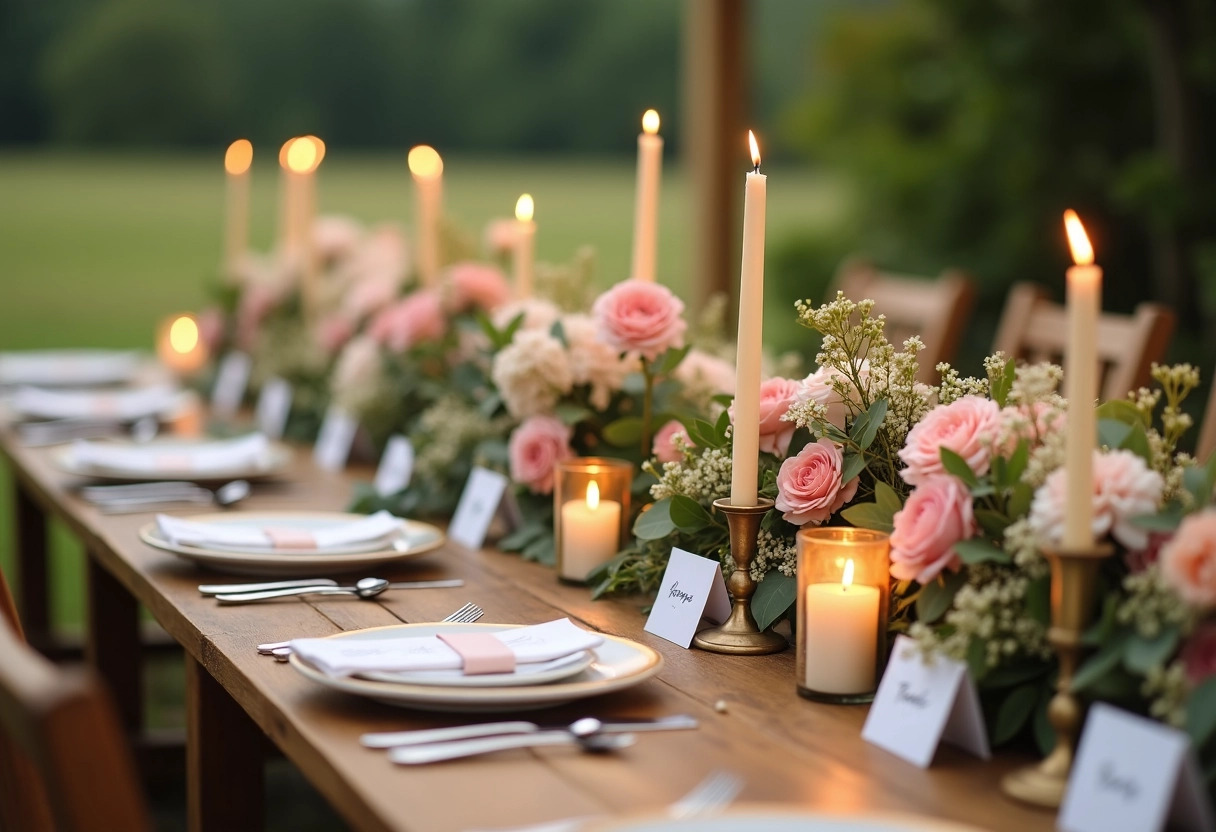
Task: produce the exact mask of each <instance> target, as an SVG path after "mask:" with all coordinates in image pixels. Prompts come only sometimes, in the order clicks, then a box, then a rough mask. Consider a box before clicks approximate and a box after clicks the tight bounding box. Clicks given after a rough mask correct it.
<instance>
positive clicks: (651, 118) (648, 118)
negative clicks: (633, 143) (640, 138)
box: [642, 110, 659, 135]
mask: <svg viewBox="0 0 1216 832" xmlns="http://www.w3.org/2000/svg"><path fill="white" fill-rule="evenodd" d="M642 132H644V133H649V134H651V135H654V134H655V133H657V132H659V111H658V110H647V111H646V112H644V113H643V114H642Z"/></svg>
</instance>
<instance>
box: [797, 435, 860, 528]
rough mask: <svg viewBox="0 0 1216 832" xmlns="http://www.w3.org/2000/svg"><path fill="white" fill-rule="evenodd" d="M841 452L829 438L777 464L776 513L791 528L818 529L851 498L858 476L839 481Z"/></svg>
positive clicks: (842, 461)
mask: <svg viewBox="0 0 1216 832" xmlns="http://www.w3.org/2000/svg"><path fill="white" fill-rule="evenodd" d="M843 467H844V452H842V451H841V450H840V448H838V447H837V446H836V443H835V442H833V441H831V440H830V439H820V440H819V441H818V442H812V443H811V444H809V445H807V446H806V447H805V448H803V449H802V450H801V451H800V452H799V453H798V455H797V456H792V457H790V458H789V459H787V460H786V461H785V462H783V463H781V470H780V471H779V472H778V473H777V510H778V511H781V512H784V514H783V515H782V516H783V517H785V519H786V520H788V521H789V522H791V523H793V524H794V525H795V526H803V525H806V524H807V523H810V524H811V525H814V526H818V525H819V524H821V523H823V522H824V521H826V520H827V519H828V518H829V517H831V516H832V515H833V514H834V513H836V512H837V511H839V510H840V508H841V507H842V506H843V505H844V504H845V503H847V502H848V501H849V500H851V499H853V496H854V495H855V494H856V493H857V482H858V479H859V478H858V477H853V479H851V480H849V481H848V483H847V484H846V483H844V482H843V481H842V480H841V478H840V474H841V469H842V468H843Z"/></svg>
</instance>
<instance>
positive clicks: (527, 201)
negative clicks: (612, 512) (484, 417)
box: [515, 194, 594, 484]
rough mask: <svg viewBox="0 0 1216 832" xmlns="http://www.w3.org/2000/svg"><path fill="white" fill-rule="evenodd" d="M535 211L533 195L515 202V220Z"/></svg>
mask: <svg viewBox="0 0 1216 832" xmlns="http://www.w3.org/2000/svg"><path fill="white" fill-rule="evenodd" d="M535 210H536V203H534V202H533V201H532V194H520V196H519V199H518V200H516V202H515V219H517V220H519V221H520V222H528V221H529V220H531V219H532V214H533V212H535ZM593 484H594V483H593Z"/></svg>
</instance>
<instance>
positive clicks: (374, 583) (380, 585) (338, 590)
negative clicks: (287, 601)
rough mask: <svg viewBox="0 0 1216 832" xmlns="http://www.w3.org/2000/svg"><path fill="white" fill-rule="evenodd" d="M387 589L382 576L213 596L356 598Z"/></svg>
mask: <svg viewBox="0 0 1216 832" xmlns="http://www.w3.org/2000/svg"><path fill="white" fill-rule="evenodd" d="M386 589H388V581H386V580H385V579H384V578H361V579H359V580H358V581H357V582H356V583H355V585H354V586H299V587H294V588H292V589H271V590H267V591H266V592H240V593H231V594H229V593H224V594H220V595H216V596H215V600H216V601H219V602H220V603H221V604H251V603H254V602H257V601H268V600H270V599H271V598H288V597H291V596H293V595H354V596H355V597H357V598H362V599H365V600H366V599H368V598H375V597H376V596H377V595H379V594H380V593H382V592H384V590H386Z"/></svg>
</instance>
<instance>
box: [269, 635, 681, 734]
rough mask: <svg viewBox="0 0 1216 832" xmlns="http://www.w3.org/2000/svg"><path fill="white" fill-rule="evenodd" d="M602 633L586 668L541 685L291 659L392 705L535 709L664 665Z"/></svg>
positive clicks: (313, 674) (318, 678) (639, 678)
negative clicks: (349, 668) (372, 671)
mask: <svg viewBox="0 0 1216 832" xmlns="http://www.w3.org/2000/svg"><path fill="white" fill-rule="evenodd" d="M519 626H521V625H519V624H445V623H437V624H398V625H395V626H391V627H373V628H371V629H368V630H353V631H351V632H349V633H339V634H337V635H334V636H330V638H344V639H355V640H360V639H368V640H374V639H382V638H403V637H408V636H418V637H421V636H433V635H436V634H438V633H468V632H476V631H483V632H487V631H488V632H494V631H496V630H509V629H514V628H515V627H519ZM602 635H603V637H604V641H603V643H602V644H600V645H599V646H598V647H596V648H595V651H594V652H595V658H594V660H593V661H592V662H591V664H589V665H588V666H587V667H586V668H585V669H584V670H582V671H580V672H579V673H577V674H575V675H573V676H570V677H567V678H566V679H565V680H564V681H556V682H551V683H549V684H541V685H522V686H518V687H512V686H496V687H455V686H439V685H416V684H407V683H404V682H387V681H380V680H377V679H365V678H361V677H356V676H344V677H338V676H330V675H329V674H327V673H324V672H323V671H321V670H318V669H317V668H315V667H313V666H312V665H310V664H309V663H308V662H306V661H304V660H303V659H301V658H300V657H299V656H296V655H294V654H293V655H292V657H291V665H292V667H294V668H295V669H296V670H298V671H300V672H301V673H303V674H304V675H305V676H307V677H308V678H309V679H312V680H313V681H314V682H317V683H319V684H321V685H324V686H325V687H328V688H333V689H334V690H340V691H343V692H345V693H352V694H354V695H356V696H364V697H368V698H370V699H375V700H377V701H379V702H384V703H386V704H389V705H399V706H402V707H407V708H417V709H419V710H423V711H451V712H457V713H479V712H487V711H500V712H504V711H532V710H539V709H541V708H549V707H554V706H557V705H563V704H565V703H567V702H573V701H575V700H578V699H586V698H588V697H592V696H600V695H601V694H605V693H614V692H616V691H619V690H625V689H626V688H631V687H633V686H634V685H637V684H640V683H642V682H644V681H646V680H647V679H649V678H651V677H653V676H654V675H655V674H656V673H658V672H659V670H660V669H662V667H663V657H662V656H660V655H659V654H658V653H657V652H655V651H654V650H652V649H651V648H649V647H647V646H646V645H645V644H639V643H638V642H636V641H630V640H629V639H626V638H621V637H619V636H610V635H607V634H602Z"/></svg>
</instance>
